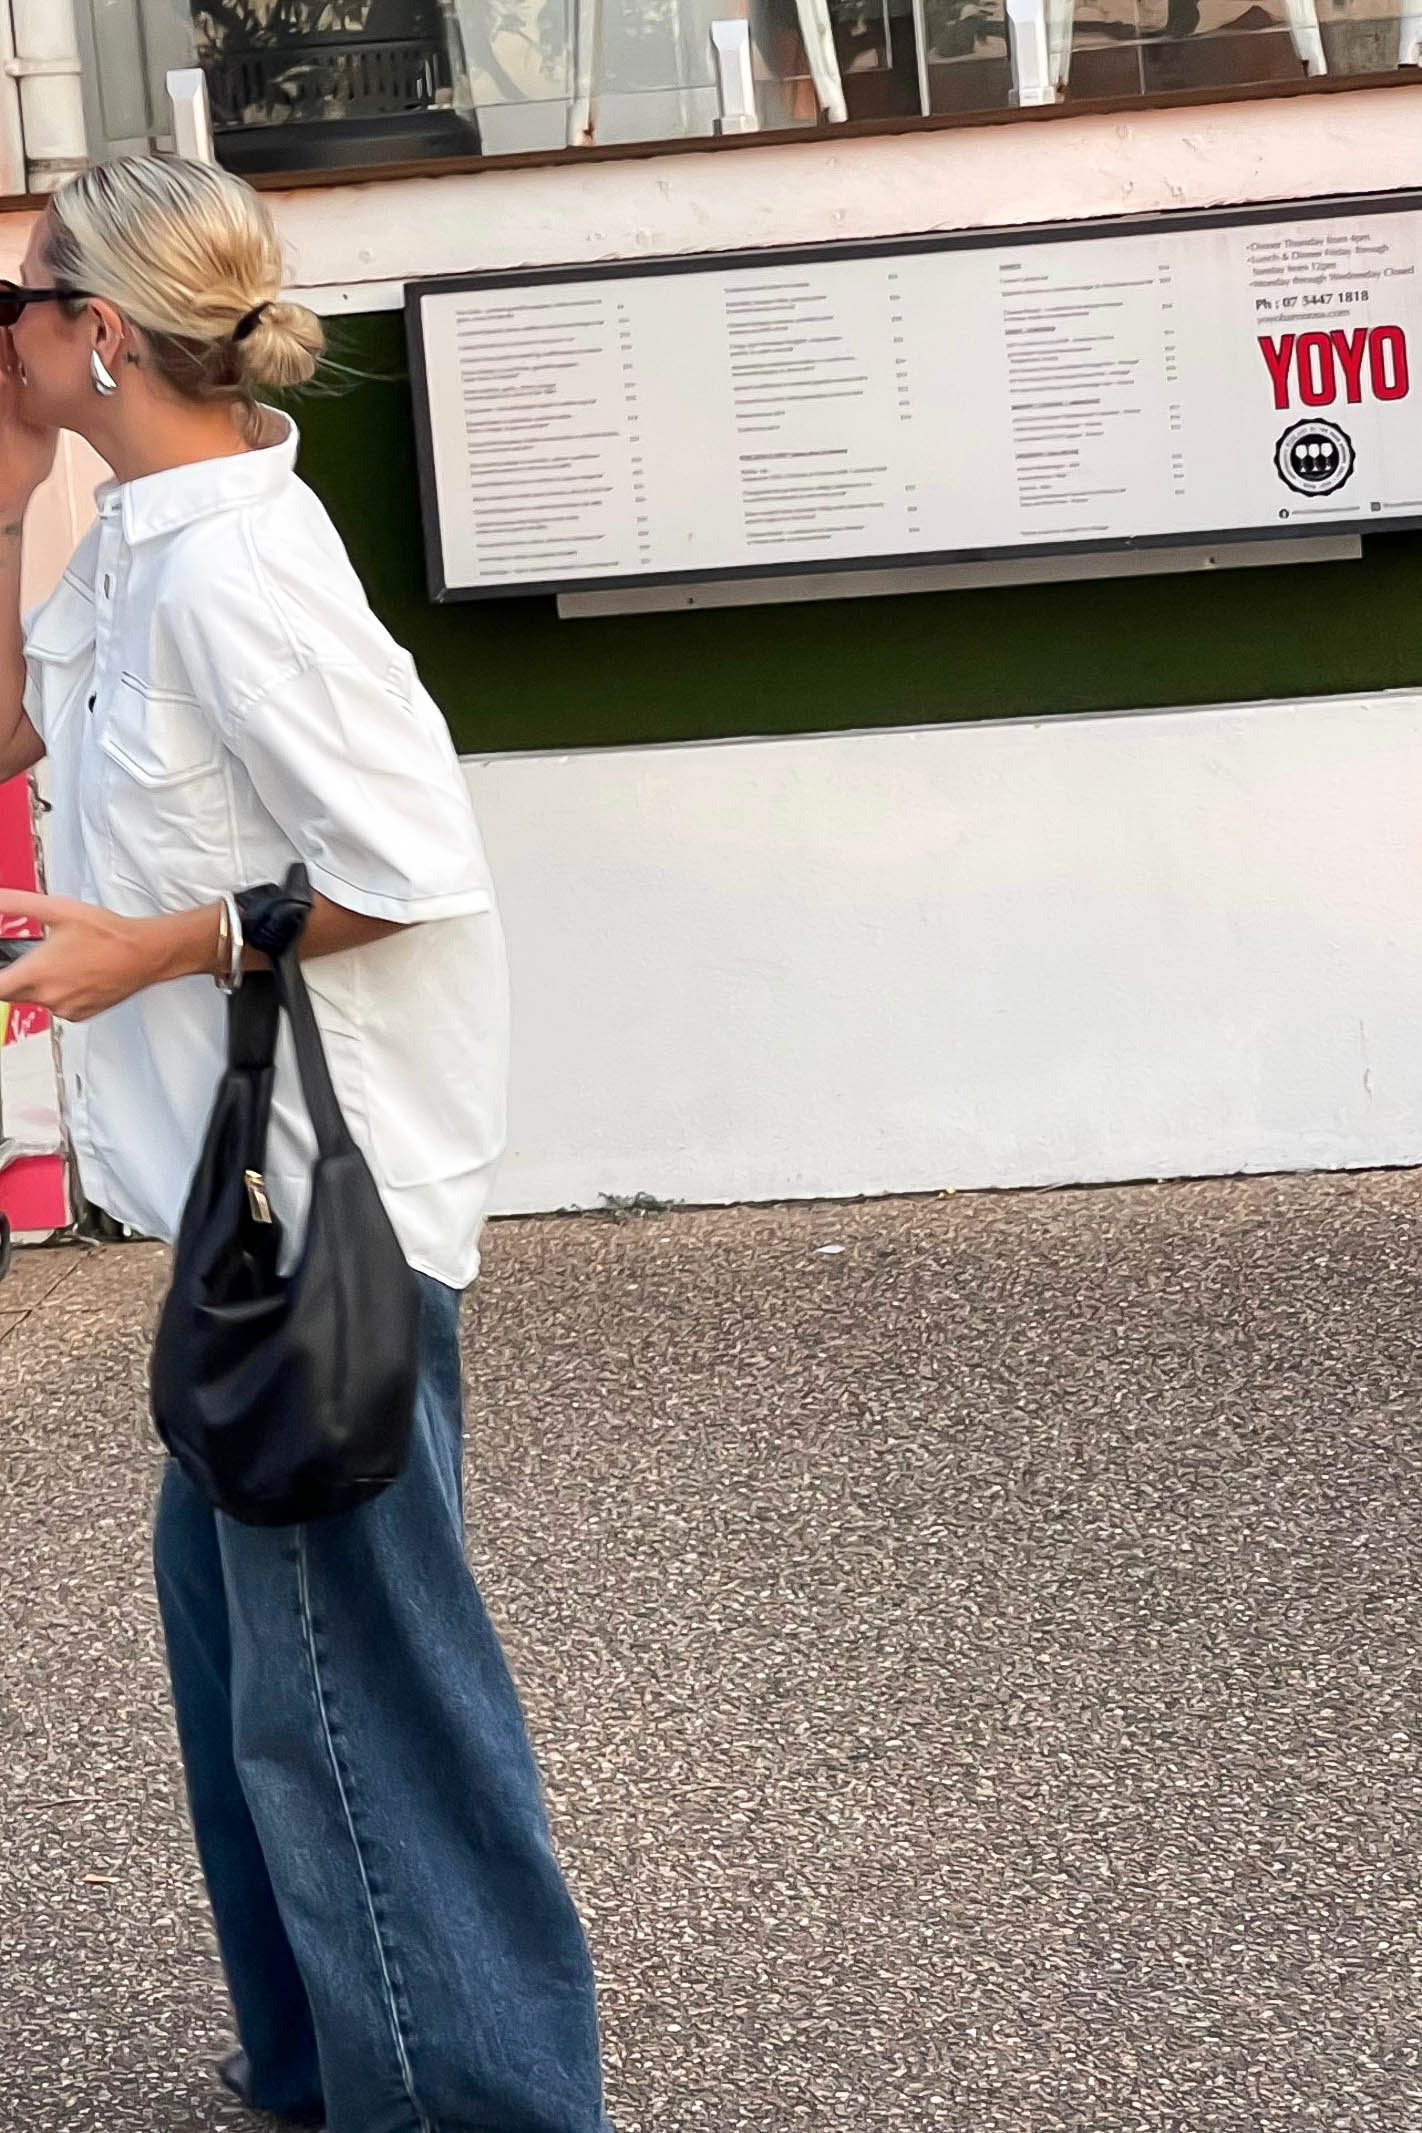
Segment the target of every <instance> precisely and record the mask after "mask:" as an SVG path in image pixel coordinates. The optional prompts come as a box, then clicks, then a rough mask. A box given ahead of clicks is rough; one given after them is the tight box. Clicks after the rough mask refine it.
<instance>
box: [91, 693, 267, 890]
mask: <svg viewBox="0 0 1422 2133" xmlns="http://www.w3.org/2000/svg"><path fill="white" fill-rule="evenodd" d="M100 716H101V718H102V723H101V724H100V726H99V730H98V756H97V760H98V764H99V777H98V779H97V781H96V784H97V798H98V802H99V815H100V818H101V819H100V821H99V822H97V823H96V824H95V825H94V826H95V828H97V829H99V830H100V831H101V833H102V834H103V835H104V837H105V838H106V839H107V843H108V849H109V853H110V859H111V865H112V868H113V872H114V875H115V877H116V879H118V880H119V881H122V882H126V883H127V884H128V885H129V886H130V887H135V888H138V889H140V890H142V891H143V892H144V894H145V896H146V897H148V898H149V899H151V900H152V901H153V902H155V903H156V904H157V905H158V906H159V907H160V908H161V909H165V910H177V909H181V908H182V906H183V905H184V904H189V903H192V902H193V901H194V899H195V898H196V897H198V896H199V895H201V894H204V893H206V892H209V891H220V890H222V889H228V888H232V887H234V886H240V884H235V883H234V880H233V867H234V864H235V859H236V854H235V852H234V849H233V835H232V809H231V802H230V797H229V782H228V769H229V759H228V756H227V751H226V750H225V748H224V747H223V745H222V742H221V740H220V739H219V738H218V735H217V733H216V731H215V729H214V727H213V725H212V723H211V721H210V720H209V719H208V718H207V717H206V716H205V715H204V713H203V711H202V710H201V708H200V706H199V705H197V704H195V703H193V702H191V701H190V700H189V699H187V698H185V697H181V696H174V695H168V694H165V693H164V692H163V691H162V690H157V689H152V688H149V687H146V686H145V685H144V684H143V683H141V682H139V681H137V680H136V679H134V677H133V676H131V675H125V676H124V677H123V678H122V680H121V681H120V682H119V684H118V687H117V689H116V690H115V691H114V692H113V695H112V697H111V699H110V701H109V703H108V705H107V707H106V709H105V710H104V711H103V712H102V713H101V714H100Z"/></svg>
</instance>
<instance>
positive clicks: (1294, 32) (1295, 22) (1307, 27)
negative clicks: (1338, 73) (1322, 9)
mask: <svg viewBox="0 0 1422 2133" xmlns="http://www.w3.org/2000/svg"><path fill="white" fill-rule="evenodd" d="M1285 5H1286V6H1287V9H1288V16H1289V36H1290V38H1291V40H1292V42H1293V47H1294V50H1295V51H1296V52H1297V53H1298V55H1299V58H1300V59H1301V60H1302V61H1303V63H1304V70H1305V72H1306V73H1309V74H1326V73H1327V72H1328V61H1327V59H1326V58H1325V56H1324V51H1323V36H1322V33H1321V32H1320V30H1319V27H1318V9H1317V8H1316V7H1315V6H1314V0H1285Z"/></svg>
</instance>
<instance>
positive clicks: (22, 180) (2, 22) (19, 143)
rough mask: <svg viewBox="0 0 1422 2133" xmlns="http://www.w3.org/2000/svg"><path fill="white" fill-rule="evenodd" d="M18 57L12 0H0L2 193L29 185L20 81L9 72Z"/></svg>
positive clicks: (19, 190)
mask: <svg viewBox="0 0 1422 2133" xmlns="http://www.w3.org/2000/svg"><path fill="white" fill-rule="evenodd" d="M14 57H15V25H14V21H13V19H12V17H11V14H10V8H9V0H0V192H3V193H22V192H24V191H25V189H26V186H27V184H28V176H27V173H26V170H25V129H24V127H23V126H22V124H21V123H20V84H19V82H18V81H17V80H16V78H15V76H14V75H13V74H12V73H11V72H10V62H11V60H12V59H13V58H14Z"/></svg>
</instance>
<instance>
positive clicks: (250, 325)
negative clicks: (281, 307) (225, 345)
mask: <svg viewBox="0 0 1422 2133" xmlns="http://www.w3.org/2000/svg"><path fill="white" fill-rule="evenodd" d="M271 307H272V306H271V299H270V297H268V298H267V299H266V301H265V302H263V303H260V304H253V306H252V308H251V310H250V311H247V312H244V313H243V315H242V317H241V318H239V319H238V321H237V323H236V325H235V326H234V327H233V328H232V338H233V340H234V341H245V340H246V338H247V335H248V334H249V333H255V332H256V330H257V327H258V326H259V325H260V324H261V319H262V313H263V312H264V311H270V310H271Z"/></svg>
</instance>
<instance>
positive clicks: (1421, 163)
mask: <svg viewBox="0 0 1422 2133" xmlns="http://www.w3.org/2000/svg"><path fill="white" fill-rule="evenodd" d="M1419 113H1422V97H1419V90H1418V89H1417V88H1413V87H1407V88H1401V89H1359V90H1357V91H1355V92H1353V93H1347V92H1344V93H1341V94H1338V95H1330V96H1301V97H1285V98H1279V99H1274V100H1269V101H1264V102H1261V103H1241V104H1214V105H1201V106H1197V107H1195V108H1188V107H1187V108H1184V109H1172V110H1167V111H1139V112H1135V113H1132V114H1130V115H1129V116H1121V115H1113V116H1111V117H1109V118H1078V117H1068V118H1058V117H1055V116H1054V117H1052V118H1050V119H1049V120H1047V121H1046V122H1045V123H1043V122H1039V121H1033V120H1032V119H1028V118H1024V119H1022V120H1021V121H1020V122H1017V123H1011V124H1006V125H996V126H980V127H964V128H958V129H953V130H950V131H944V132H928V133H904V134H892V135H879V136H875V137H872V138H867V139H860V140H836V139H835V138H833V137H832V136H831V137H829V138H825V139H816V140H810V141H797V142H794V143H777V144H774V145H764V146H762V145H759V144H757V145H755V146H752V147H749V148H739V147H738V148H736V149H734V150H732V151H729V152H726V151H722V152H720V153H716V152H711V151H708V152H704V153H701V154H691V155H675V156H653V157H647V158H645V159H631V160H628V161H625V162H621V161H620V162H607V163H582V162H577V161H574V160H570V161H568V162H566V163H557V164H550V165H548V166H546V167H544V168H540V169H531V170H500V169H499V168H497V167H496V166H494V165H491V166H490V167H488V168H487V169H485V170H483V171H481V172H479V173H477V174H474V175H459V174H450V175H446V176H443V177H429V178H403V179H385V180H378V181H376V182H375V183H373V184H370V185H358V186H335V187H330V188H320V189H313V190H311V191H302V192H292V193H287V194H278V195H274V196H273V198H274V200H275V203H276V207H277V212H278V215H279V218H280V221H281V227H282V234H283V236H284V238H285V240H286V243H287V247H288V252H289V255H290V261H291V274H292V280H293V283H294V284H295V285H296V286H297V287H298V288H299V289H300V290H301V292H302V293H303V295H305V296H306V297H307V299H308V301H311V302H314V303H315V304H316V306H317V308H318V309H321V310H325V311H335V312H339V311H342V310H352V311H368V310H371V309H372V308H374V307H375V306H377V305H379V304H382V303H383V304H387V305H393V304H397V303H398V302H399V301H400V297H401V289H402V285H403V283H404V282H405V281H406V280H407V279H409V280H416V279H419V278H421V277H423V276H426V275H431V274H460V273H470V272H474V271H476V270H478V269H480V268H495V267H497V268H509V267H518V266H540V265H546V266H551V265H557V264H559V263H561V262H564V261H582V260H599V259H636V258H642V257H652V256H654V255H656V254H662V253H677V252H717V251H730V250H735V249H738V248H741V247H750V246H756V245H776V244H815V243H823V242H826V241H828V240H831V239H850V238H861V237H885V236H894V235H902V234H910V233H914V232H918V231H924V230H966V229H991V228H995V227H997V226H999V225H1003V226H1010V225H1013V224H1018V223H1028V222H1042V221H1052V222H1069V221H1075V220H1079V219H1082V218H1084V217H1089V216H1097V215H1133V214H1150V213H1160V212H1163V211H1165V210H1169V209H1176V208H1181V209H1188V208H1199V207H1219V206H1227V205H1233V204H1235V203H1238V202H1242V201H1269V200H1290V199H1304V198H1317V197H1319V196H1321V195H1323V194H1326V193H1355V192H1391V191H1395V190H1399V189H1402V188H1406V187H1412V186H1418V187H1422V123H1419Z"/></svg>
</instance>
